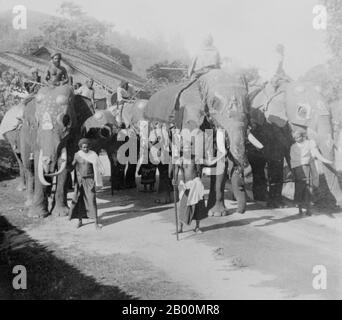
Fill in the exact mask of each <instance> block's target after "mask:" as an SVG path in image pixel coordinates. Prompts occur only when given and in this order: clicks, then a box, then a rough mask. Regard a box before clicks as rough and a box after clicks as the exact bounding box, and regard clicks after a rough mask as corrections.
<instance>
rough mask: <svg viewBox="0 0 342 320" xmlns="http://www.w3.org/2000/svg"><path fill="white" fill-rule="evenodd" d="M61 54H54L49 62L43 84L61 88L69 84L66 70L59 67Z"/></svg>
mask: <svg viewBox="0 0 342 320" xmlns="http://www.w3.org/2000/svg"><path fill="white" fill-rule="evenodd" d="M61 60H62V54H61V53H59V52H54V53H53V54H52V55H51V61H50V63H49V66H48V68H47V70H46V71H45V75H44V78H43V80H44V82H45V83H46V84H48V85H49V86H63V85H65V84H68V83H69V76H68V72H67V70H66V68H64V67H63V66H62V65H61Z"/></svg>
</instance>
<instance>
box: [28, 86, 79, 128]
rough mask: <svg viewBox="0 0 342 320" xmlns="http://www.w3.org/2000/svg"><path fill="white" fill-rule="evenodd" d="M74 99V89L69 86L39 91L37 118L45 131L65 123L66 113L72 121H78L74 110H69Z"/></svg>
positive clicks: (37, 96) (36, 99)
mask: <svg viewBox="0 0 342 320" xmlns="http://www.w3.org/2000/svg"><path fill="white" fill-rule="evenodd" d="M73 98H74V94H73V89H72V88H71V87H70V86H67V85H65V86H59V87H53V88H52V87H43V88H41V89H40V90H39V91H38V93H37V95H36V98H35V101H36V103H37V108H36V117H37V119H38V121H39V122H41V127H42V129H43V130H51V129H53V128H57V127H58V126H59V124H60V123H61V122H63V120H64V119H63V118H64V116H65V115H66V112H67V113H68V116H69V119H70V120H72V119H76V113H75V110H74V108H69V106H70V105H71V104H72V100H73ZM71 124H72V123H71ZM72 125H75V124H72Z"/></svg>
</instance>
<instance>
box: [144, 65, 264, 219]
mask: <svg viewBox="0 0 342 320" xmlns="http://www.w3.org/2000/svg"><path fill="white" fill-rule="evenodd" d="M249 109H250V103H249V95H248V85H247V81H246V79H245V77H244V75H243V73H242V72H240V71H238V70H237V71H235V72H234V73H230V72H227V71H226V70H222V69H216V70H211V71H209V72H208V73H206V74H204V75H202V76H201V77H200V78H199V79H198V80H195V81H191V82H190V83H189V84H187V85H184V84H180V85H176V86H171V87H168V88H166V89H163V90H161V91H159V92H157V93H156V94H154V95H153V96H152V97H151V99H150V100H149V102H148V105H147V108H146V112H145V117H146V118H147V119H149V120H154V121H161V122H166V123H168V122H173V123H174V124H175V126H176V127H177V128H179V129H181V130H183V129H190V130H192V129H195V128H201V129H202V130H205V129H210V128H211V129H215V130H216V129H217V130H219V129H223V131H224V134H225V135H224V137H223V138H224V141H223V143H224V144H225V146H224V147H226V149H227V151H228V156H229V162H230V168H231V170H230V177H231V182H232V187H233V192H234V195H235V198H236V199H237V202H238V207H237V212H239V213H244V212H245V210H246V192H245V188H244V177H243V173H244V168H245V165H246V163H247V161H246V152H245V142H246V139H247V137H248V138H249V139H250V140H251V141H252V143H254V144H256V145H257V146H258V147H260V143H258V141H257V140H256V139H254V138H253V137H252V135H251V134H247V128H248V124H249ZM227 170H228V161H225V163H224V164H223V170H222V171H221V172H219V171H217V172H216V174H215V175H212V176H211V183H210V193H209V199H208V206H207V207H208V209H209V215H213V216H225V215H227V214H228V212H227V209H226V207H225V204H224V188H225V183H226V178H227Z"/></svg>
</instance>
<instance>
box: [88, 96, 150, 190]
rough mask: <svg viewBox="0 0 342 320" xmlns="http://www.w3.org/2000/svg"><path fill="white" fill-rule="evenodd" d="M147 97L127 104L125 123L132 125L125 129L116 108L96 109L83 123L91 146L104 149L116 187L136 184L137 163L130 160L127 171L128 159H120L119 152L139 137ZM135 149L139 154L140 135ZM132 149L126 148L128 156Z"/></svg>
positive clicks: (96, 150) (112, 183)
mask: <svg viewBox="0 0 342 320" xmlns="http://www.w3.org/2000/svg"><path fill="white" fill-rule="evenodd" d="M146 102H147V101H146V100H143V99H139V100H135V101H133V102H132V103H128V104H126V105H125V107H124V110H123V118H124V119H125V126H126V127H127V128H128V127H129V128H130V129H123V128H121V127H120V125H119V120H118V119H117V117H116V116H115V110H114V111H113V110H97V111H96V113H95V114H94V115H93V116H92V117H90V118H89V119H87V121H86V122H85V123H84V125H83V130H82V131H83V136H84V137H86V138H89V139H91V142H92V143H91V144H92V149H93V150H94V151H95V152H97V153H99V152H100V151H101V150H105V151H106V153H107V156H108V159H109V162H110V167H111V187H112V194H113V191H114V190H119V189H123V188H135V187H136V185H135V172H136V165H137V163H136V162H135V163H128V167H127V171H126V173H125V167H126V164H125V163H120V161H118V157H117V152H118V150H119V148H120V147H121V146H123V145H124V144H125V143H126V142H127V141H128V139H129V137H133V136H134V137H137V133H138V131H139V121H141V120H143V109H144V108H145V106H146ZM136 142H137V145H136V148H137V149H136V151H137V153H136V154H137V155H138V150H139V139H137V140H136ZM128 153H129V151H127V152H125V154H126V156H128Z"/></svg>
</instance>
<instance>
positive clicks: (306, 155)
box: [290, 140, 317, 168]
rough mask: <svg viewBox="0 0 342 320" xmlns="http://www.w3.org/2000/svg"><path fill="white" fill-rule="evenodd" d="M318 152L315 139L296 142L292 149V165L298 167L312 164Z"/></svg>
mask: <svg viewBox="0 0 342 320" xmlns="http://www.w3.org/2000/svg"><path fill="white" fill-rule="evenodd" d="M316 152H317V145H316V142H315V141H314V140H305V141H303V142H296V143H294V144H293V145H292V146H291V150H290V157H291V167H292V168H296V167H300V166H304V165H308V164H310V161H311V159H312V158H313V157H314V155H315V153H316Z"/></svg>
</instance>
